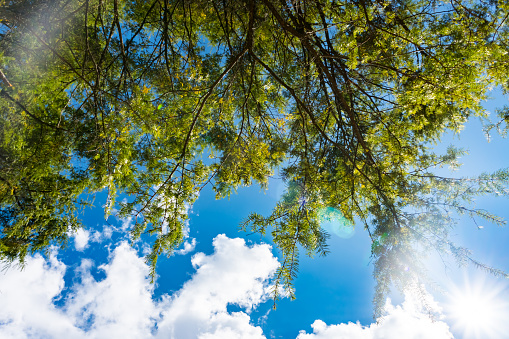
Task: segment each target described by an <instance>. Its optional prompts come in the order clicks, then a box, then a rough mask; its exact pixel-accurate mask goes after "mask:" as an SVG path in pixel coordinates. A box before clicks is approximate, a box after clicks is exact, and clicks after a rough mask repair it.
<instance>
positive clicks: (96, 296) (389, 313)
mask: <svg viewBox="0 0 509 339" xmlns="http://www.w3.org/2000/svg"><path fill="white" fill-rule="evenodd" d="M213 245H214V253H213V254H211V255H206V254H204V253H196V254H195V255H194V256H193V257H192V259H191V262H192V264H193V267H194V268H195V269H196V272H195V273H194V274H193V275H192V277H191V278H190V279H189V280H188V281H187V282H186V283H185V284H184V286H183V287H182V288H181V289H180V290H179V291H177V292H176V293H174V294H173V295H164V296H163V297H162V298H161V299H159V300H154V299H153V292H154V290H153V289H154V286H153V285H151V284H150V282H149V278H148V273H149V268H148V266H147V265H146V264H145V263H144V260H143V258H140V257H139V256H138V255H137V253H136V251H135V250H134V249H133V248H131V247H130V246H129V245H128V244H127V243H126V242H123V243H121V244H120V245H119V246H117V247H116V248H115V250H113V251H112V253H111V255H110V258H109V259H108V263H107V264H104V265H101V266H99V268H100V269H101V270H103V272H104V274H105V278H104V279H103V280H100V281H97V280H96V279H95V278H94V277H93V276H92V274H91V270H92V269H93V267H94V262H93V261H92V260H90V259H83V260H82V261H81V264H80V265H79V266H78V267H77V268H76V269H75V274H76V279H74V280H73V281H74V282H73V285H71V286H65V283H64V274H65V271H66V266H65V265H64V264H63V263H62V262H61V261H58V260H57V259H56V258H55V257H54V256H51V257H50V258H49V259H47V260H45V259H44V258H43V257H41V256H40V255H36V256H34V257H30V258H28V260H27V262H26V268H25V270H24V271H19V270H17V269H15V268H11V269H9V270H7V271H6V272H4V273H0V305H1V307H0V338H6V339H7V338H8V339H10V338H12V339H24V338H31V337H44V338H54V339H60V338H77V339H82V338H83V339H94V338H118V337H120V338H123V339H130V338H165V339H167V338H178V339H186V338H200V339H214V338H215V339H219V338H221V339H230V338H248V339H249V338H252V339H254V338H256V339H261V338H265V337H264V336H263V332H262V329H261V328H260V327H259V326H255V325H254V324H253V323H252V322H251V319H250V312H251V311H252V310H253V309H254V308H256V307H257V306H258V305H259V304H260V303H262V302H264V301H265V300H266V298H267V297H268V291H269V288H270V286H268V281H269V278H270V277H271V276H272V275H273V274H274V272H275V270H276V269H277V267H278V265H279V263H278V262H277V260H276V258H274V256H273V255H272V253H271V248H270V246H268V245H254V246H251V247H249V246H247V245H246V243H245V241H244V240H243V239H238V238H237V239H230V238H227V237H226V236H225V235H219V236H217V237H216V238H215V239H214V242H213ZM64 287H66V288H67V290H68V293H67V294H66V297H65V300H60V303H59V304H60V305H63V306H56V303H55V301H56V300H58V299H59V298H62V291H63V290H64ZM419 300H422V296H421V299H419ZM425 303H426V304H427V305H429V306H431V307H434V306H435V304H434V301H433V300H432V299H430V298H428V299H427V300H425ZM228 305H237V306H239V307H240V309H241V310H242V311H239V312H228V310H227V306H228ZM266 317H267V314H266V315H265V316H263V317H262V318H261V320H260V321H261V323H263V321H265V319H266ZM312 328H313V333H305V332H304V331H301V332H300V334H299V335H298V337H297V338H298V339H318V338H321V339H325V338H334V339H341V338H348V339H368V338H369V339H381V338H408V339H412V338H415V339H417V338H419V339H428V338H429V339H446V338H447V339H450V338H452V335H451V333H450V332H449V328H448V326H447V324H446V323H444V322H443V321H440V320H437V321H434V322H433V321H432V320H431V319H430V318H429V316H428V312H427V311H426V310H424V309H423V307H422V303H420V302H419V301H416V300H415V298H412V296H411V295H410V294H409V295H407V296H406V298H405V302H404V303H403V304H402V305H400V306H393V305H392V304H391V302H390V301H388V303H387V305H386V315H385V317H384V318H383V319H382V321H380V322H379V323H378V324H377V323H373V324H371V325H369V326H362V325H360V324H359V323H347V324H338V325H327V324H325V323H324V322H323V321H322V320H316V321H315V322H314V323H313V324H312Z"/></svg>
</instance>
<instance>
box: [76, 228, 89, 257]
mask: <svg viewBox="0 0 509 339" xmlns="http://www.w3.org/2000/svg"><path fill="white" fill-rule="evenodd" d="M73 236H74V247H75V248H76V250H77V251H83V250H84V249H85V248H87V246H88V239H89V237H90V232H89V231H87V230H85V229H83V228H80V229H78V230H77V231H76V233H74V234H73Z"/></svg>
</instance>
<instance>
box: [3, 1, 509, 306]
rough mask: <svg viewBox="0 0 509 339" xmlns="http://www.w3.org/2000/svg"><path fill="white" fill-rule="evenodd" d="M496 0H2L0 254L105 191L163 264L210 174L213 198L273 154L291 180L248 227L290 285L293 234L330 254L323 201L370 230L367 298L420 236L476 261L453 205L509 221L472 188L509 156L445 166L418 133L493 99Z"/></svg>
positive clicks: (502, 40) (33, 246) (12, 255)
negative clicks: (460, 169) (454, 235)
mask: <svg viewBox="0 0 509 339" xmlns="http://www.w3.org/2000/svg"><path fill="white" fill-rule="evenodd" d="M508 10H509V7H508V5H507V4H506V3H505V1H502V0H500V1H498V2H497V1H491V0H490V1H467V0H452V1H444V2H440V1H436V2H429V1H418V0H396V1H384V0H359V1H344V2H337V1H321V0H309V1H275V0H263V1H254V0H243V1H229V0H225V1H199V0H193V1H188V0H180V1H173V0H167V1H165V0H155V1H151V2H144V1H126V0H112V1H101V0H84V1H79V2H72V3H71V2H67V1H59V0H54V1H52V2H46V1H42V0H18V1H12V2H8V3H3V4H2V6H1V9H0V20H1V22H2V24H3V26H4V29H3V30H2V31H1V38H0V39H1V40H0V44H1V46H2V49H1V50H2V51H3V55H2V56H1V58H0V62H1V69H2V70H3V73H4V78H5V79H7V83H6V82H5V81H4V82H3V83H2V90H1V96H2V102H0V105H1V106H2V109H1V113H0V114H1V120H0V121H1V124H2V129H1V133H2V134H0V144H1V146H0V147H1V148H0V152H1V153H0V166H1V168H2V171H1V173H2V175H1V178H0V192H2V194H1V198H0V206H1V212H0V220H1V226H0V227H1V236H0V253H1V254H0V256H1V258H2V259H3V260H7V261H12V260H15V259H19V260H23V258H24V257H25V255H26V254H27V253H31V252H33V251H37V250H40V249H44V248H47V246H48V245H49V244H52V243H54V242H60V243H62V244H65V241H66V239H67V236H68V235H67V232H68V228H69V227H70V228H74V229H76V228H78V227H81V226H80V223H79V219H78V218H77V212H78V211H79V210H80V208H81V207H83V206H86V205H87V204H88V200H87V199H88V197H93V196H94V194H95V193H97V192H100V191H102V190H107V191H108V203H107V206H106V208H105V213H106V215H108V214H109V213H111V211H112V210H113V208H114V207H116V208H118V210H119V215H120V216H128V215H130V216H133V217H134V218H135V219H136V226H135V227H134V229H133V230H132V234H133V237H134V238H137V237H139V236H141V235H142V234H149V235H152V236H154V237H155V239H154V241H153V248H152V252H151V254H149V255H148V257H147V260H148V262H150V263H151V264H152V267H153V269H154V270H155V266H156V262H157V258H158V256H159V255H160V254H162V253H166V254H171V252H172V251H173V249H175V248H176V247H178V246H179V244H180V243H181V242H182V239H183V228H184V221H185V219H186V218H187V215H186V206H188V205H191V204H192V203H193V202H194V201H195V199H196V197H197V194H198V193H199V191H200V190H201V189H202V188H203V187H204V186H206V185H212V187H213V188H214V190H215V192H216V194H217V197H218V198H220V197H225V196H229V195H230V194H231V193H232V192H234V191H235V189H236V188H237V187H239V186H241V185H250V184H252V182H253V181H256V182H258V183H260V184H261V185H262V186H264V185H266V184H267V178H268V177H269V176H270V175H271V174H272V173H273V171H274V170H276V169H280V170H281V173H283V179H284V180H285V182H286V183H287V187H288V188H287V192H286V194H285V195H284V196H283V197H282V199H281V201H280V202H279V203H278V204H277V206H275V208H274V210H273V213H272V214H271V215H270V216H268V217H264V216H261V215H258V214H251V215H250V216H249V217H248V218H247V219H246V222H245V223H244V224H243V225H242V227H243V228H244V229H248V228H250V229H252V230H254V231H256V232H260V233H262V234H264V233H266V232H267V231H270V232H271V234H272V237H273V239H274V243H275V244H276V245H277V246H278V248H279V249H280V251H281V253H282V261H283V263H282V267H281V268H280V270H279V272H278V278H277V284H278V286H279V285H282V286H283V287H284V288H285V289H286V290H287V291H289V292H290V293H291V294H292V293H293V291H292V279H293V278H294V277H295V275H296V273H297V269H298V254H299V251H301V250H304V251H305V252H306V253H307V254H308V255H314V254H319V255H324V254H326V253H327V243H326V241H327V238H328V234H327V233H326V232H325V231H324V230H323V229H322V228H321V227H320V215H321V214H323V213H322V211H323V210H324V209H327V208H332V209H335V210H336V211H339V212H340V213H341V214H342V215H343V216H344V217H345V218H346V219H347V220H349V222H351V223H354V222H360V223H361V224H362V225H363V226H364V229H365V230H366V231H367V232H369V235H370V237H371V239H372V255H373V258H374V262H375V271H374V276H375V279H376V280H377V282H378V285H377V293H376V297H375V312H378V311H379V310H380V308H381V306H382V303H383V300H384V295H385V294H386V293H387V291H388V290H389V288H390V286H391V283H395V284H396V285H397V286H401V287H403V286H406V285H408V282H409V279H415V277H416V276H419V274H418V272H420V270H419V269H418V266H419V265H420V258H421V256H422V255H423V254H424V253H426V252H427V251H428V250H429V249H430V248H435V249H438V250H439V251H445V252H452V253H453V254H454V255H456V256H457V258H458V260H469V261H472V262H473V263H474V264H476V265H479V266H483V265H482V264H481V263H478V262H477V261H475V260H474V259H472V258H470V256H469V254H468V252H467V251H466V250H465V249H463V248H461V247H459V246H456V245H454V244H452V243H451V242H450V240H449V236H448V232H449V230H450V228H451V223H452V221H453V219H454V217H453V215H451V212H457V213H460V214H461V213H467V214H468V215H470V216H471V217H472V218H474V219H475V218H485V219H488V220H490V221H493V222H495V223H498V224H502V223H504V221H503V220H501V219H499V218H498V217H496V216H493V215H491V214H489V213H488V212H486V211H484V210H479V209H475V208H474V207H472V205H471V202H472V198H473V197H475V196H476V195H484V194H499V192H506V191H504V188H505V187H506V185H507V183H508V180H509V172H508V171H506V170H500V171H497V172H495V173H493V174H483V175H481V176H479V177H477V178H463V179H461V178H445V177H440V176H437V175H435V174H433V172H432V170H433V168H436V167H439V166H454V165H455V164H456V160H457V158H458V156H459V155H461V154H462V151H461V150H458V149H454V148H450V149H449V150H448V151H447V153H446V154H444V155H436V154H433V152H432V151H431V150H430V145H431V144H433V143H436V142H439V140H440V136H441V135H442V134H443V133H444V132H445V131H447V130H452V131H455V132H459V131H460V130H461V128H462V126H463V124H464V123H465V122H466V121H467V120H468V119H469V118H471V117H486V113H485V111H484V110H483V108H482V106H481V104H480V102H481V100H483V99H485V98H486V96H487V92H488V90H489V88H491V87H493V86H501V87H502V88H503V89H504V90H507V89H508V83H507V79H506V76H505V74H507V70H508V65H509V63H508V61H509V59H508V58H509V56H508V54H507V43H508V32H509V31H508V30H507V28H506V26H505V23H506V20H507V17H508V16H509V11H508ZM9 85H10V86H9ZM504 124H505V122H504V121H501V122H499V124H498V126H499V127H500V126H502V127H503V126H505V125H504ZM203 156H208V157H209V158H210V160H207V161H205V160H203ZM120 193H127V194H129V195H130V197H131V199H130V200H129V201H128V202H116V201H115V198H116V197H117V196H118V194H120ZM419 249H420V250H419ZM483 268H485V269H488V270H489V271H491V272H492V273H495V274H504V275H505V273H503V272H501V271H498V270H496V269H493V268H489V267H485V266H483ZM408 272H411V274H409V273H408ZM153 273H154V272H153ZM419 279H422V277H420V276H419ZM278 291H279V288H275V289H274V293H275V297H277V295H278V293H279V292H278Z"/></svg>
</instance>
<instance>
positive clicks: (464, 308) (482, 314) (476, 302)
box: [446, 279, 509, 339]
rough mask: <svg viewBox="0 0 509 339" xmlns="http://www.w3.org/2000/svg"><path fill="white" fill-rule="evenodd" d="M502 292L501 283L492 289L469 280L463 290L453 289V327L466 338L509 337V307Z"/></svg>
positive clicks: (451, 295) (450, 302)
mask: <svg viewBox="0 0 509 339" xmlns="http://www.w3.org/2000/svg"><path fill="white" fill-rule="evenodd" d="M502 290H503V287H502V285H501V284H499V285H495V286H488V285H487V284H485V282H484V281H481V280H478V281H475V282H473V281H470V280H469V279H467V280H466V283H465V286H464V287H463V288H458V287H455V288H453V289H452V292H451V294H450V296H449V306H448V307H447V308H446V311H447V314H448V317H449V318H450V320H451V322H452V328H453V329H454V330H455V331H457V332H461V333H463V336H462V337H463V338H483V339H484V338H490V339H495V338H507V332H506V331H507V330H508V324H507V322H508V320H509V304H508V303H507V302H506V301H505V300H503V297H502V295H503V293H502Z"/></svg>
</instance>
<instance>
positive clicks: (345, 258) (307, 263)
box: [0, 94, 509, 339]
mask: <svg viewBox="0 0 509 339" xmlns="http://www.w3.org/2000/svg"><path fill="white" fill-rule="evenodd" d="M496 102H497V103H502V101H501V95H500V94H498V99H497V101H496ZM486 107H487V108H488V109H489V110H492V109H493V106H492V103H489V104H487V105H486ZM508 142H509V141H508V140H506V139H502V138H500V137H498V136H497V135H494V137H493V139H492V141H491V143H487V141H486V139H485V137H484V135H483V132H482V126H481V124H480V122H478V121H476V120H472V121H471V122H469V124H468V125H467V126H466V128H465V130H464V131H463V132H462V133H461V135H460V136H459V137H458V136H452V135H447V136H445V137H444V138H443V142H442V143H441V144H440V145H437V149H445V147H446V146H447V145H449V144H451V143H453V144H455V145H459V146H463V147H465V148H467V149H469V153H470V154H469V155H468V156H466V157H464V158H463V159H462V162H463V164H464V165H463V167H462V169H461V170H460V171H459V172H457V173H455V175H475V174H479V173H481V172H483V171H493V170H496V169H498V168H504V167H509V159H508V157H507V151H506V150H507V149H509V148H508V147H507V146H508V145H509V143H508ZM283 190H284V186H283V184H282V183H281V182H280V181H279V180H277V179H272V180H271V181H270V184H269V189H268V191H265V192H263V191H261V190H260V188H259V187H256V186H254V187H248V188H242V189H239V191H238V193H237V194H235V195H232V196H231V198H230V199H223V200H215V199H214V194H213V192H212V191H211V189H210V188H206V189H204V190H203V191H202V192H201V194H200V197H199V199H198V201H197V202H196V203H195V204H194V205H193V206H192V207H191V208H190V209H189V211H188V213H189V216H190V219H189V233H188V237H187V239H186V243H185V245H183V246H182V247H181V248H180V250H179V251H178V252H177V253H176V254H175V255H173V256H171V257H170V258H161V259H160V262H159V265H158V279H157V281H156V283H155V284H154V285H152V284H150V282H149V278H148V267H147V266H146V265H145V263H144V262H143V258H142V256H143V253H144V251H145V250H146V247H147V244H146V243H144V242H142V241H140V242H138V243H136V244H135V245H134V247H130V246H128V245H127V241H128V237H127V235H126V230H128V229H129V228H130V227H131V226H132V220H128V219H126V220H118V219H116V218H114V217H110V218H109V219H108V221H105V220H104V218H103V211H102V208H101V205H102V204H103V203H104V201H105V196H104V194H99V195H98V197H97V198H96V202H95V205H96V207H95V208H94V209H91V210H90V209H89V210H87V211H86V212H85V214H84V215H83V220H84V223H85V225H86V229H85V230H84V231H80V232H79V233H77V234H75V235H74V236H73V238H72V240H71V242H70V243H69V246H68V248H67V249H66V250H65V251H59V252H56V251H54V252H53V254H52V255H50V256H49V257H47V258H43V257H42V256H40V255H36V256H34V257H31V258H30V259H29V260H28V261H27V264H26V266H25V269H24V270H23V271H19V270H18V269H16V268H15V267H11V268H9V269H7V270H4V271H3V272H2V273H0V305H2V306H1V307H0V337H1V338H16V339H18V338H30V337H47V338H71V337H72V338H112V337H123V338H150V337H154V338H198V337H199V338H264V337H265V338H297V337H298V338H300V339H304V338H341V337H344V338H434V339H436V338H451V337H452V336H454V337H458V338H462V337H464V338H503V337H504V335H505V333H507V331H508V330H509V329H508V327H507V324H506V321H505V319H506V318H507V317H506V316H509V306H508V304H507V303H506V301H508V300H509V284H508V282H507V280H503V279H501V278H494V277H492V276H489V275H487V274H485V273H483V272H481V271H479V270H476V269H473V268H471V267H467V268H458V267H457V265H456V263H455V262H454V260H453V259H452V258H447V257H445V258H440V257H439V256H438V255H436V254H431V255H430V257H429V259H427V263H428V268H429V275H430V277H431V278H432V279H433V281H435V282H436V286H435V288H434V289H431V288H428V293H429V294H427V295H424V296H421V297H420V298H418V297H416V296H414V295H410V294H406V295H401V294H400V293H398V292H394V293H393V294H392V295H391V296H390V300H388V304H387V307H386V316H385V317H384V319H383V321H380V322H379V323H378V324H377V323H376V322H375V320H374V319H373V318H372V304H371V302H372V297H373V290H374V280H373V278H372V265H371V262H370V241H369V237H368V236H367V234H366V232H365V231H363V230H362V227H360V228H357V229H356V230H355V232H354V234H353V236H351V237H350V238H348V239H345V238H341V237H339V236H336V235H333V236H332V237H331V239H330V243H329V244H330V254H329V255H328V256H327V257H316V258H307V257H305V256H301V258H300V259H301V264H300V271H299V275H298V277H297V279H296V281H295V288H296V296H297V299H296V300H294V301H290V300H289V299H288V298H283V299H281V300H279V301H278V302H277V308H276V309H275V310H273V309H272V305H273V302H272V300H271V297H270V289H271V281H272V280H271V278H272V277H273V275H274V272H275V269H276V268H277V266H278V262H277V257H278V252H277V251H276V250H275V249H274V248H272V247H271V246H270V238H261V237H260V236H259V235H258V234H247V233H245V232H239V229H238V225H239V224H240V222H241V221H242V220H243V219H244V218H245V217H247V215H248V214H249V212H258V213H261V214H267V213H269V212H270V210H271V208H272V207H273V206H274V204H275V203H276V201H277V199H278V196H279V195H280V194H281V193H282V191H283ZM477 203H478V207H482V208H486V209H489V210H490V211H492V212H494V213H496V214H498V215H500V216H502V217H504V218H505V219H509V209H508V208H507V206H508V205H507V199H506V198H496V199H495V198H481V199H479V200H478V202H477ZM482 226H484V227H483V228H482V229H479V228H477V227H476V226H475V225H474V223H473V222H472V221H471V220H469V219H468V218H463V219H461V221H460V222H459V223H458V225H457V227H456V228H455V230H454V232H453V233H454V237H453V239H454V240H455V241H456V243H459V244H462V245H465V246H466V247H468V248H470V249H471V250H472V251H473V256H474V257H475V258H477V259H478V260H479V261H481V262H484V263H486V264H488V265H493V266H495V267H497V268H500V269H503V270H506V271H509V250H508V249H507V246H506V244H507V243H509V232H508V230H507V229H506V228H500V227H497V226H495V225H490V224H482ZM465 296H470V298H465ZM476 298H477V299H480V300H481V302H480V303H478V304H475V305H474V309H476V308H477V311H478V312H477V313H476V312H474V311H472V312H471V313H468V314H467V313H466V310H467V309H468V308H469V307H470V306H469V305H470V304H469V303H472V302H473V301H472V300H475V299H476ZM463 299H465V300H463ZM422 300H425V301H426V302H427V303H428V306H431V308H433V309H435V310H436V312H435V318H434V320H433V321H432V319H431V318H430V317H429V315H428V312H427V311H426V310H424V309H423V308H422V307H421V304H420V301H422ZM460 301H461V302H460ZM490 312H491V313H490ZM483 314H484V315H483ZM486 315H488V316H489V317H486V318H483V317H484V316H486ZM378 320H381V319H378ZM477 322H482V323H483V324H484V325H482V324H476V323H477Z"/></svg>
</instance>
